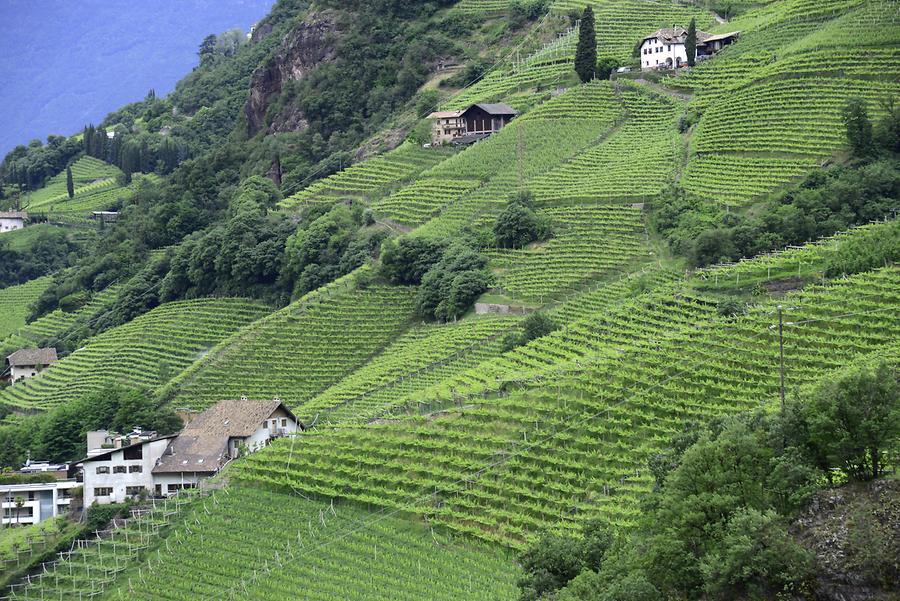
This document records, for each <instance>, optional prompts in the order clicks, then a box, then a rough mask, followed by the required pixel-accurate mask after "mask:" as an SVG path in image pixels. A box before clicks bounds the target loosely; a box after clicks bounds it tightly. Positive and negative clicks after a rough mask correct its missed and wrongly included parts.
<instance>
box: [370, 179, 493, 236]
mask: <svg viewBox="0 0 900 601" xmlns="http://www.w3.org/2000/svg"><path fill="white" fill-rule="evenodd" d="M478 185H479V182H477V181H476V182H473V181H471V180H470V181H465V180H455V179H426V180H420V181H417V182H415V183H413V184H410V185H409V186H406V187H405V188H403V189H401V190H399V191H397V192H396V193H394V194H391V195H390V196H388V197H387V198H384V199H381V200H378V201H376V202H374V203H372V209H373V210H374V211H376V212H377V213H378V214H380V215H385V216H387V217H390V218H391V219H393V220H394V221H396V222H397V223H401V224H403V225H407V226H416V225H422V224H423V223H425V222H426V221H428V220H429V219H431V218H432V217H434V216H436V215H437V214H439V213H440V212H441V210H443V209H444V207H446V206H447V205H449V204H451V203H452V202H454V201H457V200H459V199H460V198H461V197H462V196H463V195H464V194H465V193H467V192H470V191H472V190H474V189H475V188H477V187H478Z"/></svg>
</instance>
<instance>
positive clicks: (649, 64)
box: [640, 38, 687, 71]
mask: <svg viewBox="0 0 900 601" xmlns="http://www.w3.org/2000/svg"><path fill="white" fill-rule="evenodd" d="M645 52H648V54H645ZM640 59H641V69H642V70H644V71H646V70H648V69H656V68H658V67H659V66H663V67H664V66H665V64H666V59H672V60H671V64H672V68H674V67H675V66H676V65H678V61H679V60H681V64H682V65H686V64H687V51H686V50H685V49H684V44H663V43H662V42H660V41H659V38H652V39H649V40H644V43H643V44H641V51H640Z"/></svg>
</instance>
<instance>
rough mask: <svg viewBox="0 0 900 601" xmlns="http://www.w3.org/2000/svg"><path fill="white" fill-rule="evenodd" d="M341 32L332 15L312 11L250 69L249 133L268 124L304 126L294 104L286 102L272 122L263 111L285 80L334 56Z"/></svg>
mask: <svg viewBox="0 0 900 601" xmlns="http://www.w3.org/2000/svg"><path fill="white" fill-rule="evenodd" d="M340 33H341V30H340V27H339V25H338V24H337V21H336V19H335V18H334V16H333V15H331V14H329V13H314V14H310V15H309V16H308V17H307V18H306V19H305V20H304V21H303V22H302V23H300V25H298V26H297V27H295V28H293V29H292V30H291V31H290V32H289V33H288V34H287V35H285V37H284V39H283V40H282V41H281V44H280V46H279V47H278V50H277V52H276V53H275V55H274V56H273V57H272V58H270V59H269V60H268V61H267V62H266V63H264V64H263V65H261V66H259V67H258V68H257V69H256V70H255V71H254V72H253V77H252V79H251V83H250V97H249V98H248V99H247V103H246V104H245V105H244V114H245V115H246V117H247V125H248V128H249V130H250V134H251V135H252V134H255V133H256V132H258V131H260V130H261V129H263V128H264V127H266V126H267V125H268V127H269V129H270V130H271V131H298V130H301V129H304V128H305V127H306V126H307V122H306V119H305V117H304V116H303V114H302V112H301V111H300V110H299V109H298V108H296V107H292V106H286V107H285V110H283V111H280V112H279V114H278V115H277V116H276V118H275V119H274V120H273V122H272V123H271V124H267V123H266V113H267V112H268V110H269V107H270V106H271V105H272V103H273V102H276V101H277V100H278V98H279V96H280V95H281V93H282V91H283V90H284V87H285V85H286V84H287V83H288V82H290V81H299V80H301V79H303V78H304V77H306V76H307V75H308V74H309V73H310V72H311V71H313V70H314V69H315V68H316V67H318V66H319V65H321V64H322V63H326V62H329V61H332V60H334V59H335V57H336V56H337V44H338V41H339V39H340Z"/></svg>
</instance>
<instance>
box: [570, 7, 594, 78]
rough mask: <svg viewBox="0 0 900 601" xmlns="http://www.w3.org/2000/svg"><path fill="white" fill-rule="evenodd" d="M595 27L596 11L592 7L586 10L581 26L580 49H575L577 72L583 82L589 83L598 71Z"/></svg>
mask: <svg viewBox="0 0 900 601" xmlns="http://www.w3.org/2000/svg"><path fill="white" fill-rule="evenodd" d="M596 35H597V34H596V31H595V27H594V9H592V8H591V7H590V5H588V6H586V7H585V8H584V14H583V15H582V16H581V26H580V28H579V30H578V47H577V48H576V49H575V72H576V73H578V77H580V78H581V81H582V82H584V83H587V82H589V81H591V80H592V79H594V74H595V72H596V70H597V37H596Z"/></svg>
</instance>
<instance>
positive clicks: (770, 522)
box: [700, 509, 812, 599]
mask: <svg viewBox="0 0 900 601" xmlns="http://www.w3.org/2000/svg"><path fill="white" fill-rule="evenodd" d="M700 569H701V571H702V573H703V580H704V592H705V593H706V595H708V596H709V598H711V599H738V598H742V599H771V598H773V597H775V596H776V595H778V594H779V593H785V592H794V593H798V592H802V591H803V588H804V587H803V585H802V584H801V583H802V577H803V576H804V575H807V576H808V575H810V574H811V573H812V558H811V557H810V555H809V553H808V552H807V551H806V550H804V549H803V548H802V547H800V546H799V545H798V544H797V543H796V542H794V540H793V538H791V536H790V534H788V532H787V530H786V528H785V527H784V524H783V522H782V520H781V519H780V518H779V516H778V514H776V513H775V512H774V511H772V510H767V511H759V510H757V509H743V510H740V511H738V512H736V513H735V514H734V515H733V516H732V517H731V519H730V520H729V522H728V525H727V526H726V527H725V530H724V532H723V534H722V540H721V542H720V544H719V545H718V546H717V548H715V549H714V550H713V551H711V552H710V553H709V554H708V555H707V556H706V557H705V558H704V559H703V561H702V563H701V566H700Z"/></svg>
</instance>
